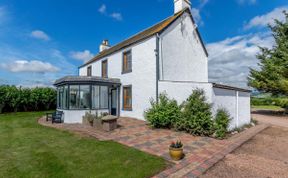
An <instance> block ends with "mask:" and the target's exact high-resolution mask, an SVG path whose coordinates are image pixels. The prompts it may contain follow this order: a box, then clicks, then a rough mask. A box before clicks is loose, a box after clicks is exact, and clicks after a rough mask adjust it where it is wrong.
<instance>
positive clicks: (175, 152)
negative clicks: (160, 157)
mask: <svg viewBox="0 0 288 178" xmlns="http://www.w3.org/2000/svg"><path fill="white" fill-rule="evenodd" d="M169 154H170V157H171V158H172V159H173V160H174V161H179V160H181V159H182V158H183V147H182V148H172V147H170V148H169Z"/></svg>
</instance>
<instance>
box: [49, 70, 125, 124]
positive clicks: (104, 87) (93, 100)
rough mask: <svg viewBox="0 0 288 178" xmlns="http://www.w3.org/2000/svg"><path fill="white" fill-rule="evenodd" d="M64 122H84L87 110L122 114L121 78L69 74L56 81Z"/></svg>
mask: <svg viewBox="0 0 288 178" xmlns="http://www.w3.org/2000/svg"><path fill="white" fill-rule="evenodd" d="M54 86H56V87H57V110H58V111H63V113H64V116H63V118H62V119H63V121H64V123H82V116H84V115H85V113H86V112H91V113H96V112H98V114H100V113H109V114H111V115H115V116H119V115H120V110H119V108H120V103H119V101H120V99H119V98H120V86H121V83H120V79H113V78H101V77H87V76H67V77H64V78H61V79H59V80H57V81H56V82H55V83H54Z"/></svg>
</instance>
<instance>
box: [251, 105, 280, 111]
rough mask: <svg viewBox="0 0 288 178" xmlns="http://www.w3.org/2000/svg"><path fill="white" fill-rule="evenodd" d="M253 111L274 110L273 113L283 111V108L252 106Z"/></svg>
mask: <svg viewBox="0 0 288 178" xmlns="http://www.w3.org/2000/svg"><path fill="white" fill-rule="evenodd" d="M252 109H265V110H272V111H282V110H283V108H281V107H279V106H274V105H266V106H252Z"/></svg>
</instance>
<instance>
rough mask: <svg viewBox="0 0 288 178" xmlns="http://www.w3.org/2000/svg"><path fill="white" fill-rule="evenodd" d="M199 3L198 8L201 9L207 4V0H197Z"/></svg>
mask: <svg viewBox="0 0 288 178" xmlns="http://www.w3.org/2000/svg"><path fill="white" fill-rule="evenodd" d="M199 1H200V5H199V8H203V7H204V6H205V5H206V4H207V3H208V2H209V0H199Z"/></svg>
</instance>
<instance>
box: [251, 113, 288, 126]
mask: <svg viewBox="0 0 288 178" xmlns="http://www.w3.org/2000/svg"><path fill="white" fill-rule="evenodd" d="M252 118H253V119H256V120H258V121H259V122H263V123H266V124H271V125H275V126H280V127H288V116H283V115H265V114H252Z"/></svg>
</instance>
